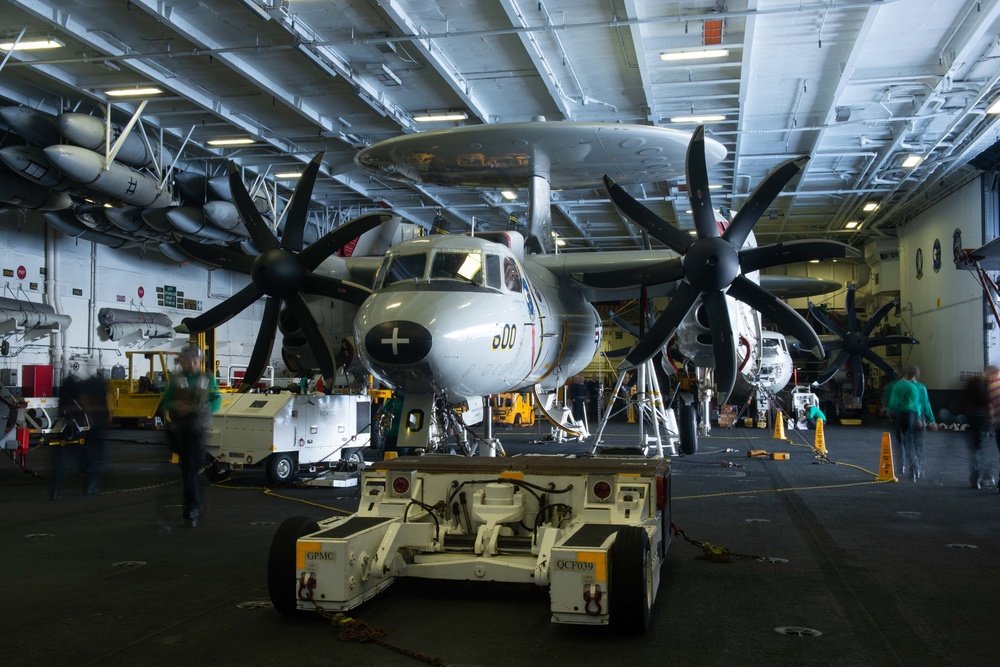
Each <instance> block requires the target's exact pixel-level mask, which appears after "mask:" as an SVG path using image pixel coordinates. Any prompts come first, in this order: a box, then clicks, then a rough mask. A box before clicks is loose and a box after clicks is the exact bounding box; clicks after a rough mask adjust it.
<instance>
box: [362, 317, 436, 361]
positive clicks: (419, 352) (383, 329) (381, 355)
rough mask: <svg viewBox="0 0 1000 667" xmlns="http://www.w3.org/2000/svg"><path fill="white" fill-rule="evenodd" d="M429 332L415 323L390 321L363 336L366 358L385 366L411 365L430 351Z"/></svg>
mask: <svg viewBox="0 0 1000 667" xmlns="http://www.w3.org/2000/svg"><path fill="white" fill-rule="evenodd" d="M432 343H433V340H432V339H431V332H430V331H428V330H427V329H426V328H424V327H423V326H421V325H419V324H417V323H416V322H407V321H406V320H390V321H388V322H382V323H380V324H376V325H375V326H374V327H372V328H371V329H369V330H368V333H367V334H365V349H367V350H368V356H369V357H371V358H372V359H374V360H375V361H379V362H382V363H386V364H412V363H414V362H417V361H420V360H421V359H423V358H424V357H426V356H427V354H428V353H429V352H430V351H431V344H432Z"/></svg>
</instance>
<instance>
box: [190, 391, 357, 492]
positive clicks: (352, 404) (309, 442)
mask: <svg viewBox="0 0 1000 667" xmlns="http://www.w3.org/2000/svg"><path fill="white" fill-rule="evenodd" d="M370 425H371V398H370V397H369V396H368V394H329V395H324V394H301V395H300V394H295V393H292V392H288V391H283V392H280V393H267V394H254V393H246V394H223V395H222V407H221V408H220V409H219V411H218V412H216V413H215V414H214V415H212V426H211V428H210V429H209V433H208V440H207V446H206V449H207V452H208V455H209V456H211V457H212V459H214V462H213V464H212V465H210V466H209V467H208V468H207V469H206V471H205V474H206V475H207V476H208V477H209V479H212V480H213V481H218V480H221V479H224V478H225V477H227V476H228V475H229V473H230V471H231V470H241V469H243V468H248V467H263V468H264V471H265V473H266V474H267V481H268V483H269V484H282V483H285V482H290V481H292V479H293V478H295V477H298V476H302V477H307V478H310V483H315V484H318V485H329V486H344V487H347V486H350V487H356V486H357V484H358V475H357V470H358V469H360V468H361V467H362V466H363V461H362V457H361V449H362V448H364V447H367V446H368V445H369V443H370V437H371V436H370V433H371V429H370ZM324 480H325V481H324Z"/></svg>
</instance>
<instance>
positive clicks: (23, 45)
mask: <svg viewBox="0 0 1000 667" xmlns="http://www.w3.org/2000/svg"><path fill="white" fill-rule="evenodd" d="M62 46H64V45H63V43H62V42H60V41H59V40H56V39H35V40H31V41H28V40H24V41H21V42H18V43H17V46H15V45H14V42H5V43H3V44H0V50H2V51H10V50H11V49H13V50H14V51H30V50H33V49H58V48H60V47H62Z"/></svg>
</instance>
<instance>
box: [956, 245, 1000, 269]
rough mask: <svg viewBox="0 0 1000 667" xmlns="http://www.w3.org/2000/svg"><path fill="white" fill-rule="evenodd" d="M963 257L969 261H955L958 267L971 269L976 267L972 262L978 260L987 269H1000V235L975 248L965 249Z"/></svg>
mask: <svg viewBox="0 0 1000 667" xmlns="http://www.w3.org/2000/svg"><path fill="white" fill-rule="evenodd" d="M962 257H963V258H967V259H968V261H967V262H965V261H961V260H960V261H957V262H955V266H956V268H959V269H971V268H974V267H972V266H970V264H971V263H972V262H978V263H979V266H980V267H981V268H983V269H985V270H987V271H1000V237H997V238H995V239H993V240H992V241H990V242H989V243H987V244H986V245H984V246H982V247H980V248H976V249H975V250H963V251H962Z"/></svg>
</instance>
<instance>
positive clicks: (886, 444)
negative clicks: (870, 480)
mask: <svg viewBox="0 0 1000 667" xmlns="http://www.w3.org/2000/svg"><path fill="white" fill-rule="evenodd" d="M875 481H876V482H898V481H899V480H898V479H897V478H896V471H895V470H894V469H893V465H892V439H891V437H890V436H889V434H888V433H883V434H882V455H881V457H880V458H879V464H878V477H876V478H875Z"/></svg>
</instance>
